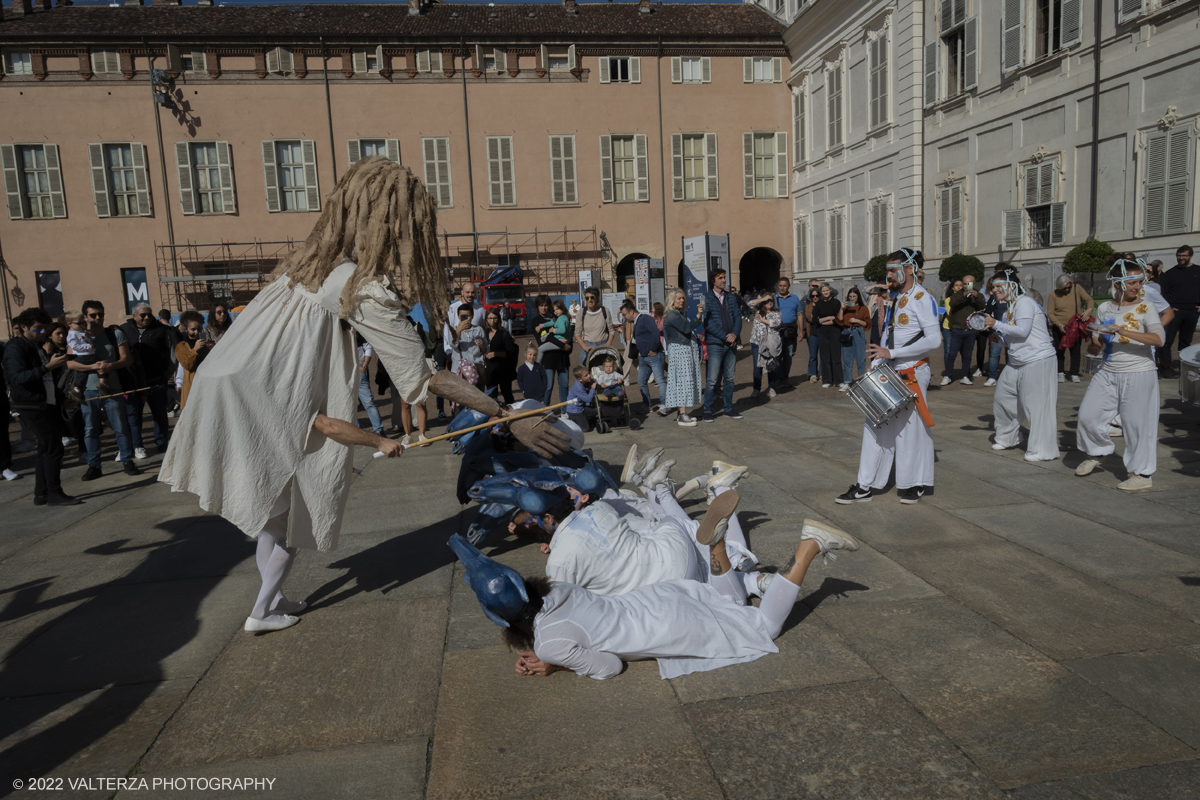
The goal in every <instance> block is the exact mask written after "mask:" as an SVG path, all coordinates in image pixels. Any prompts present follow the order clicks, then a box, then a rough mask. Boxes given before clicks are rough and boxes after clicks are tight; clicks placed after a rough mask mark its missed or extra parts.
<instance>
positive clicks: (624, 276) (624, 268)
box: [613, 253, 650, 294]
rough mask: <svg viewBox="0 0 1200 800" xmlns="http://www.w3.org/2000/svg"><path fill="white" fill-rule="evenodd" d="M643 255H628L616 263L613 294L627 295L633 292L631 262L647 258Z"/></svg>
mask: <svg viewBox="0 0 1200 800" xmlns="http://www.w3.org/2000/svg"><path fill="white" fill-rule="evenodd" d="M649 257H650V256H648V255H646V254H645V253H630V254H629V255H627V256H625V257H624V258H622V259H621V260H620V261H618V262H617V269H616V274H617V285H616V286H615V287H614V288H613V291H614V292H621V293H622V294H628V293H630V292H632V291H633V283H632V281H633V278H634V270H633V262H634V261H637V260H638V259H639V258H649Z"/></svg>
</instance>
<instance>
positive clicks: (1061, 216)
mask: <svg viewBox="0 0 1200 800" xmlns="http://www.w3.org/2000/svg"><path fill="white" fill-rule="evenodd" d="M1066 209H1067V204H1066V203H1051V204H1050V246H1051V247H1055V246H1057V245H1060V244H1062V243H1063V228H1064V227H1065V224H1066V218H1067V214H1066Z"/></svg>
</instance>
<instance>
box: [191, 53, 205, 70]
mask: <svg viewBox="0 0 1200 800" xmlns="http://www.w3.org/2000/svg"><path fill="white" fill-rule="evenodd" d="M192 71H193V72H208V54H207V53H205V52H204V51H203V50H193V51H192Z"/></svg>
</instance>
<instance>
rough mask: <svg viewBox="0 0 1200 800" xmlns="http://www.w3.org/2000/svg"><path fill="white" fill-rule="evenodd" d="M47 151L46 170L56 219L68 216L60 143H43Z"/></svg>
mask: <svg viewBox="0 0 1200 800" xmlns="http://www.w3.org/2000/svg"><path fill="white" fill-rule="evenodd" d="M42 147H43V149H44V150H45V152H46V172H47V177H49V178H50V210H51V212H52V213H53V214H54V217H55V219H61V218H63V217H65V216H67V201H66V200H65V199H64V197H63V182H62V168H61V164H60V163H59V160H58V145H56V144H44V145H42Z"/></svg>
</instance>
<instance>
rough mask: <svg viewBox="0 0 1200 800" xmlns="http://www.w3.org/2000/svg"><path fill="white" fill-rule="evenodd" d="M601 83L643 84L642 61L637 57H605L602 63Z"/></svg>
mask: <svg viewBox="0 0 1200 800" xmlns="http://www.w3.org/2000/svg"><path fill="white" fill-rule="evenodd" d="M600 82H601V83H641V82H642V60H641V59H640V58H638V57H636V56H630V57H628V58H626V57H623V56H622V57H617V56H605V57H604V58H603V59H602V60H601V62H600Z"/></svg>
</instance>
